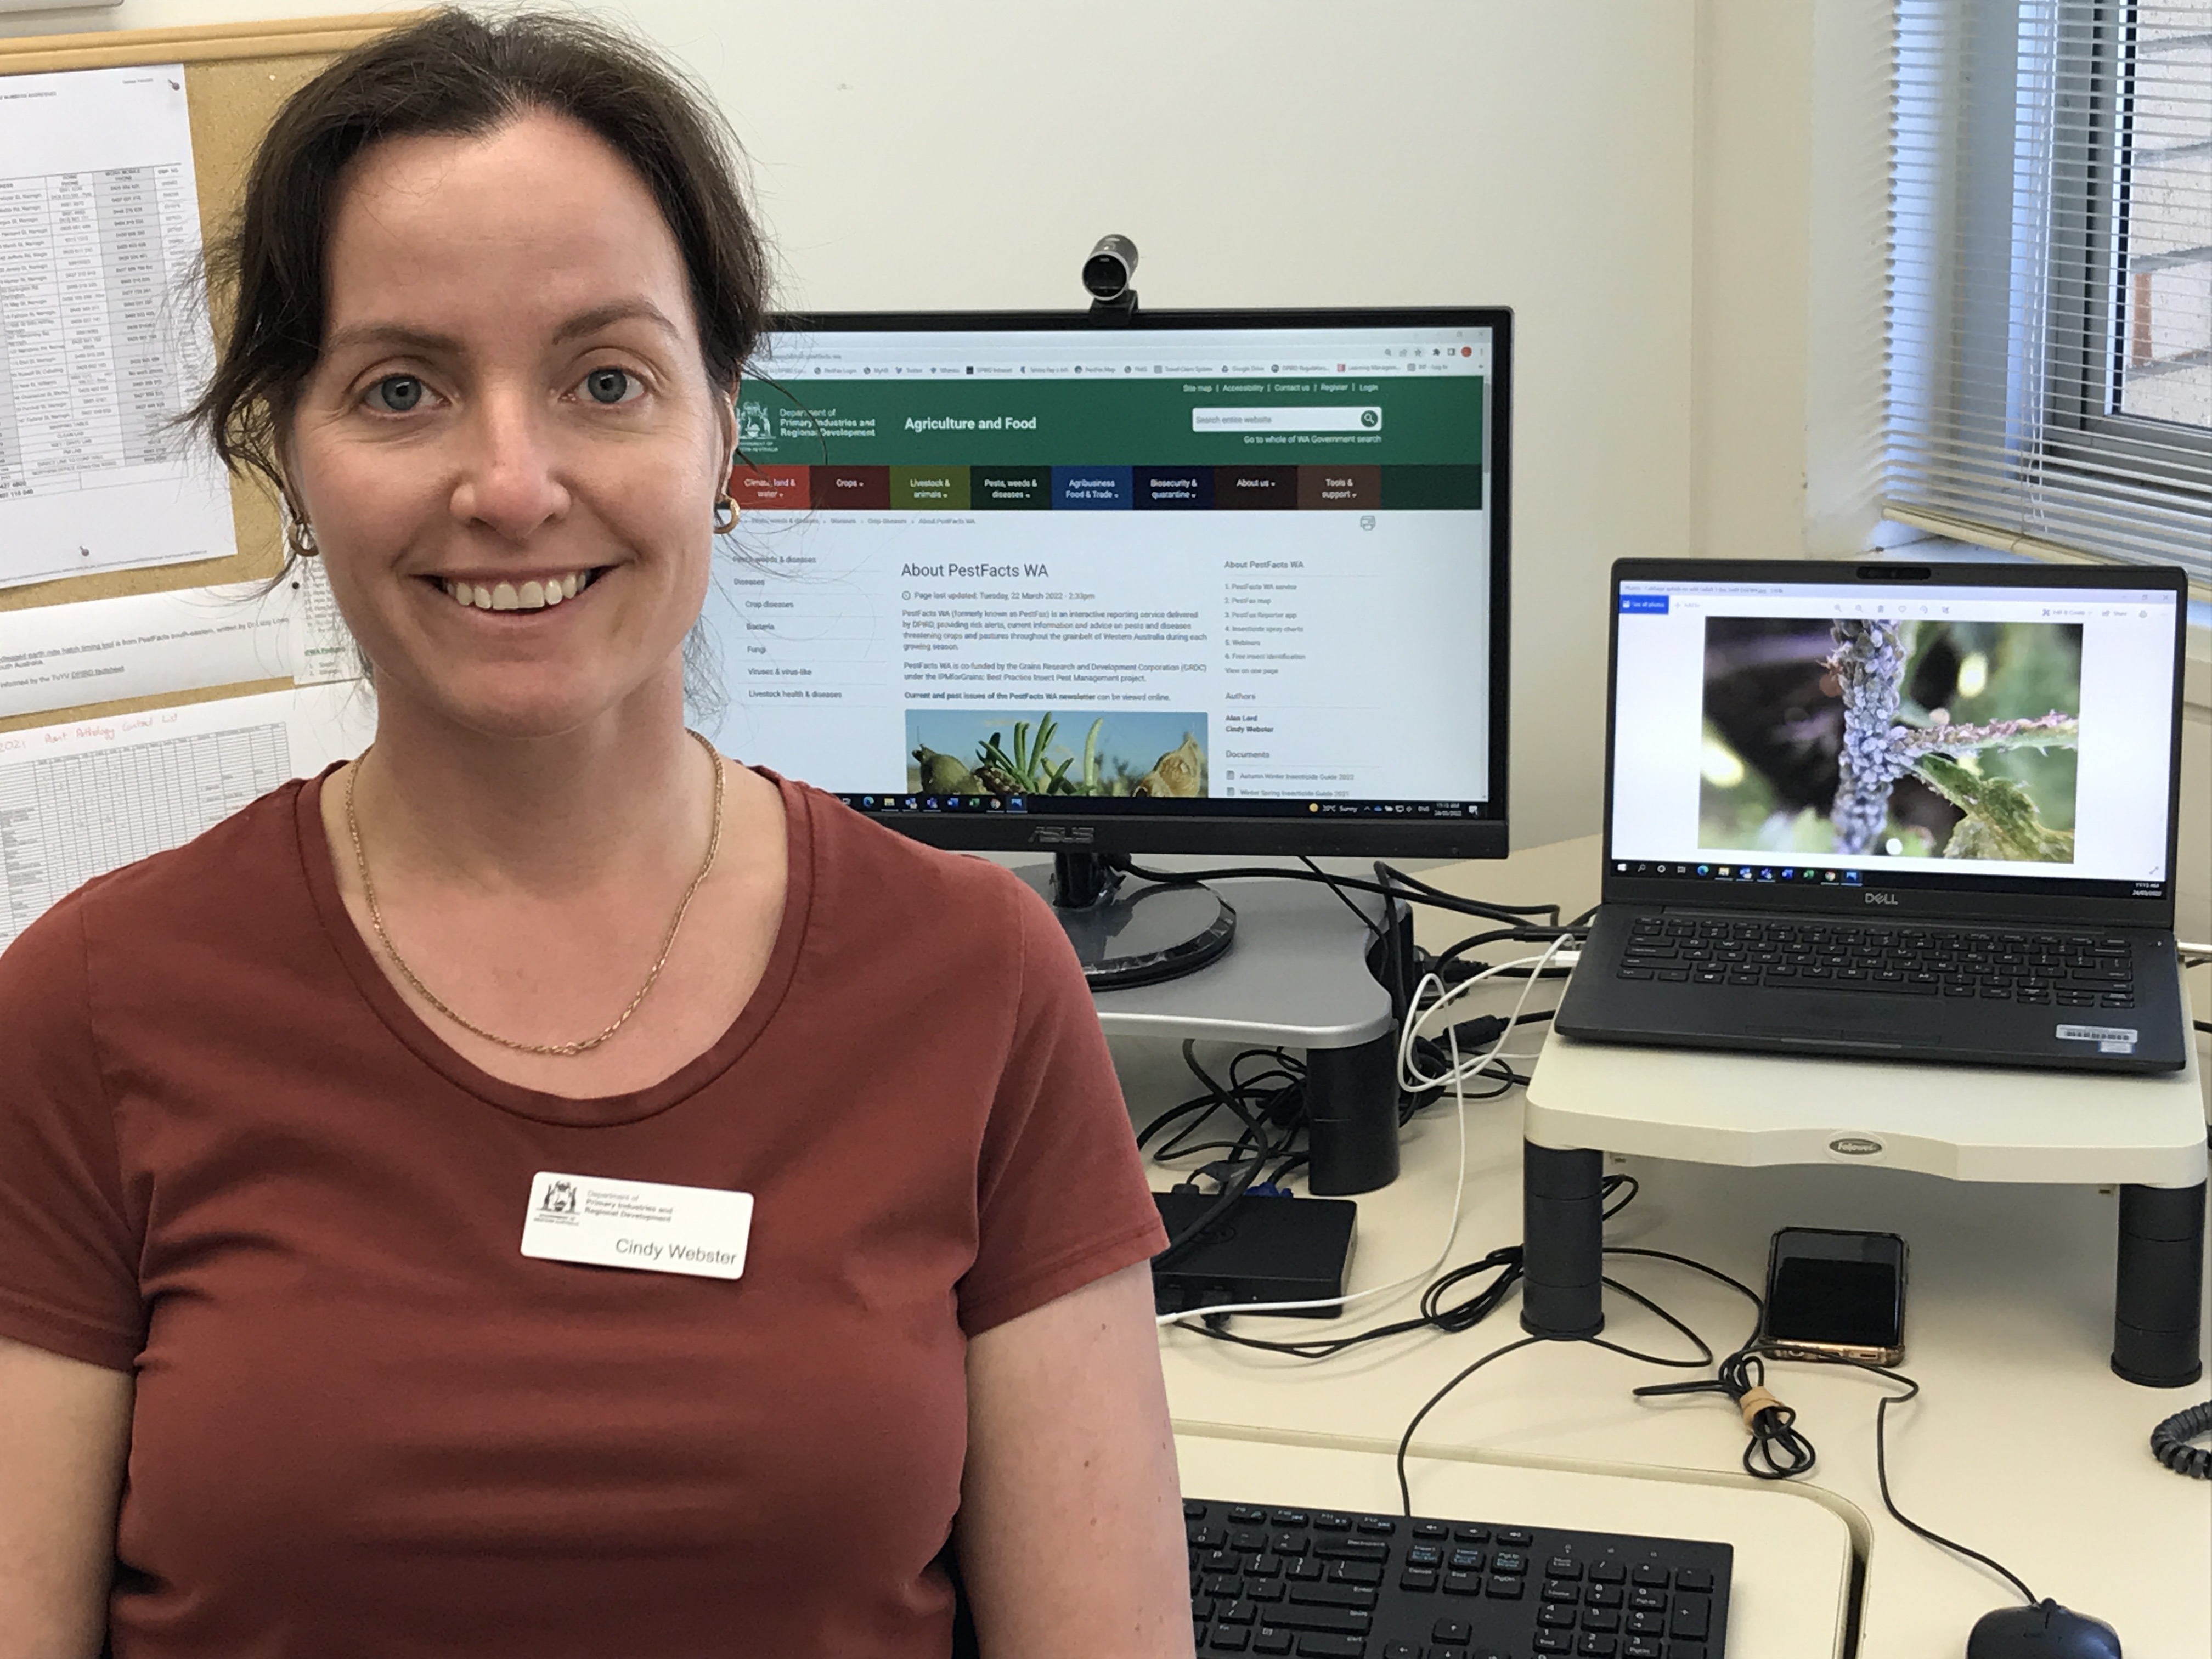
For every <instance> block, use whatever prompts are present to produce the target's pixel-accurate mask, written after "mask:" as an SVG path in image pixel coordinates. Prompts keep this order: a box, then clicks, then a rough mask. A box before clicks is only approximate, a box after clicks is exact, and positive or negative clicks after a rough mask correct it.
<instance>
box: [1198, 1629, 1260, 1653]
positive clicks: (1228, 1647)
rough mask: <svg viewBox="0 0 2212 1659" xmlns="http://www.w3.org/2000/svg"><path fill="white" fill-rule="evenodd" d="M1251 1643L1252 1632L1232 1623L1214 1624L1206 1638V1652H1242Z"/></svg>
mask: <svg viewBox="0 0 2212 1659" xmlns="http://www.w3.org/2000/svg"><path fill="white" fill-rule="evenodd" d="M1251 1645H1252V1632H1250V1631H1249V1630H1241V1629H1239V1628H1238V1627H1237V1626H1234V1625H1216V1626H1214V1627H1213V1631H1212V1634H1211V1635H1209V1636H1208V1637H1207V1638H1206V1651H1207V1652H1208V1653H1242V1652H1243V1651H1244V1650H1246V1649H1247V1648H1249V1647H1250V1646H1251Z"/></svg>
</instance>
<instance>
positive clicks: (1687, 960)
mask: <svg viewBox="0 0 2212 1659" xmlns="http://www.w3.org/2000/svg"><path fill="white" fill-rule="evenodd" d="M1613 971H1614V973H1615V975H1616V976H1617V977H1619V978H1621V979H1650V980H1673V981H1680V982H1684V983H1687V984H1691V985H1759V986H1765V987H1767V988H1769V989H1779V990H1796V991H1866V992H1877V993H1881V992H1886V993H1889V994H1894V995H1899V996H1921V997H1955V998H1959V999H1961V1000H1965V999H1972V1000H1985V1001H1990V1002H2034V1003H2048V1004H2052V1005H2055V1006H2061V1007H2069V1008H2132V1007H2134V1006H2136V986H2135V947H2134V946H2133V945H2130V943H2129V941H2128V940H2127V939H2123V938H2118V937H2115V936H2113V935H2111V934H2108V933H2081V932H2079V931H2075V932H2069V933H2008V932H2004V931H2002V930H1998V929H1993V928H1989V927H1975V928H1968V927H1879V926H1873V927H1869V926H1860V925H1857V924H1853V923H1850V922H1836V921H1758V920H1751V921H1737V920H1735V919H1732V918H1728V917H1710V916H1707V917H1697V918H1694V919H1693V918H1689V917H1674V916H1639V917H1638V918H1637V920H1636V921H1635V922H1634V923H1633V924H1632V926H1631V927H1630V928H1629V938H1628V945H1627V948H1626V950H1624V951H1622V953H1621V957H1620V967H1618V968H1617V969H1614V970H1613Z"/></svg>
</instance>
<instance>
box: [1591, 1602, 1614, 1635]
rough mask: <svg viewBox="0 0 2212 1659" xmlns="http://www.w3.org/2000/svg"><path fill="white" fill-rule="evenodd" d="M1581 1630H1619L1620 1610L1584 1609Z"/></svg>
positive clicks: (1604, 1608) (1603, 1608)
mask: <svg viewBox="0 0 2212 1659" xmlns="http://www.w3.org/2000/svg"><path fill="white" fill-rule="evenodd" d="M1583 1629H1584V1630H1607V1631H1614V1630H1619V1629H1620V1610H1619V1609H1618V1608H1614V1607H1584V1608H1583Z"/></svg>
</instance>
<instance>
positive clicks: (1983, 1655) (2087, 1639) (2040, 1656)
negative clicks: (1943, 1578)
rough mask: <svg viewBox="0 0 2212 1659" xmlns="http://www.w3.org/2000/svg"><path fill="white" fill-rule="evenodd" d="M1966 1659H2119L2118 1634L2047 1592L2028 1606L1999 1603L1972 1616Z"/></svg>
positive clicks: (2100, 1621) (2106, 1625)
mask: <svg viewBox="0 0 2212 1659" xmlns="http://www.w3.org/2000/svg"><path fill="white" fill-rule="evenodd" d="M1966 1659H2120V1636H2119V1632H2118V1631H2116V1630H2114V1629H2113V1628H2112V1626H2110V1625H2108V1624H2106V1622H2105V1621H2104V1620H2101V1619H2092V1618H2091V1617H2090V1616H2089V1615H2088V1614H2087V1613H2075V1612H2074V1611H2073V1610H2072V1609H2071V1608H2069V1607H2060V1606H2059V1605H2058V1603H2057V1602H2056V1601H2052V1600H2051V1598H2050V1597H2048V1596H2045V1598H2044V1599H2043V1600H2042V1601H2039V1602H2037V1603H2036V1604H2035V1605H2034V1606H2033V1607H1999V1608H1998V1609H1997V1610H1996V1612H1995V1613H1984V1614H1983V1615H1982V1616H1981V1617H1980V1618H1979V1619H1977V1620H1974V1628H1973V1631H1972V1633H1971V1634H1970V1635H1968V1637H1967V1638H1966Z"/></svg>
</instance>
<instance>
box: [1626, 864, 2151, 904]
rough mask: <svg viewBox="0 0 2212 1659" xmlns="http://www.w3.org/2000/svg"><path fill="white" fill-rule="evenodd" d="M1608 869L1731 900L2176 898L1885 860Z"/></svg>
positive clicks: (2126, 884) (2143, 888)
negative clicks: (1870, 893) (1805, 894)
mask: <svg viewBox="0 0 2212 1659" xmlns="http://www.w3.org/2000/svg"><path fill="white" fill-rule="evenodd" d="M1606 868H1607V873H1608V874H1609V875H1611V876H1613V877H1614V878H1627V879H1630V880H1634V881H1666V882H1670V883H1674V882H1679V883H1683V884H1699V885H1705V886H1710V887H1718V888H1720V889H1722V890H1726V891H1728V892H1729V893H1730V894H1731V895H1732V896H1733V895H1734V894H1735V893H1739V892H1741V891H1742V890H1744V889H1746V888H1750V889H1752V890H1759V889H1763V888H1780V887H1787V888H1790V889H1791V890H1796V891H1800V892H1802V891H1805V890H1843V891H1845V892H1849V891H1851V890H1862V891H1863V890H1869V889H1874V890H1883V891H1888V890H1896V891H1900V892H1916V891H1929V892H1949V893H1962V894H1976V893H1980V894H2007V893H2019V894H2028V893H2041V894H2045V895H2048V896H2051V897H2055V898H2114V899H2123V898H2124V899H2145V900H2160V899H2166V898H2171V897H2172V895H2173V889H2172V886H2171V885H2170V884H2168V883H2166V882H2163V881H2148V880H2145V881H2100V880H2093V879H2087V878H2082V877H2079V876H2022V875H2009V874H2008V875H1990V876H1984V875H1974V874H1972V873H1969V872H1965V871H1962V870H1959V869H1957V868H1955V867H1947V868H1943V869H1940V870H1913V869H1908V868H1904V867H1900V866H1898V865H1896V864H1894V863H1893V862H1892V861H1891V860H1887V859H1881V860H1869V862H1868V863H1866V864H1864V865H1861V866H1835V865H1796V864H1770V863H1767V862H1765V861H1764V860H1761V861H1759V862H1757V863H1753V864H1745V863H1742V862H1741V861H1740V860H1729V861H1728V862H1727V863H1724V864H1723V863H1721V862H1718V861H1717V860H1710V861H1708V862H1706V863H1703V864H1684V863H1679V862H1676V861H1674V860H1662V861H1658V862H1652V861H1647V860H1638V859H1614V860H1611V861H1610V862H1609V863H1608V864H1607V866H1606Z"/></svg>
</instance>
